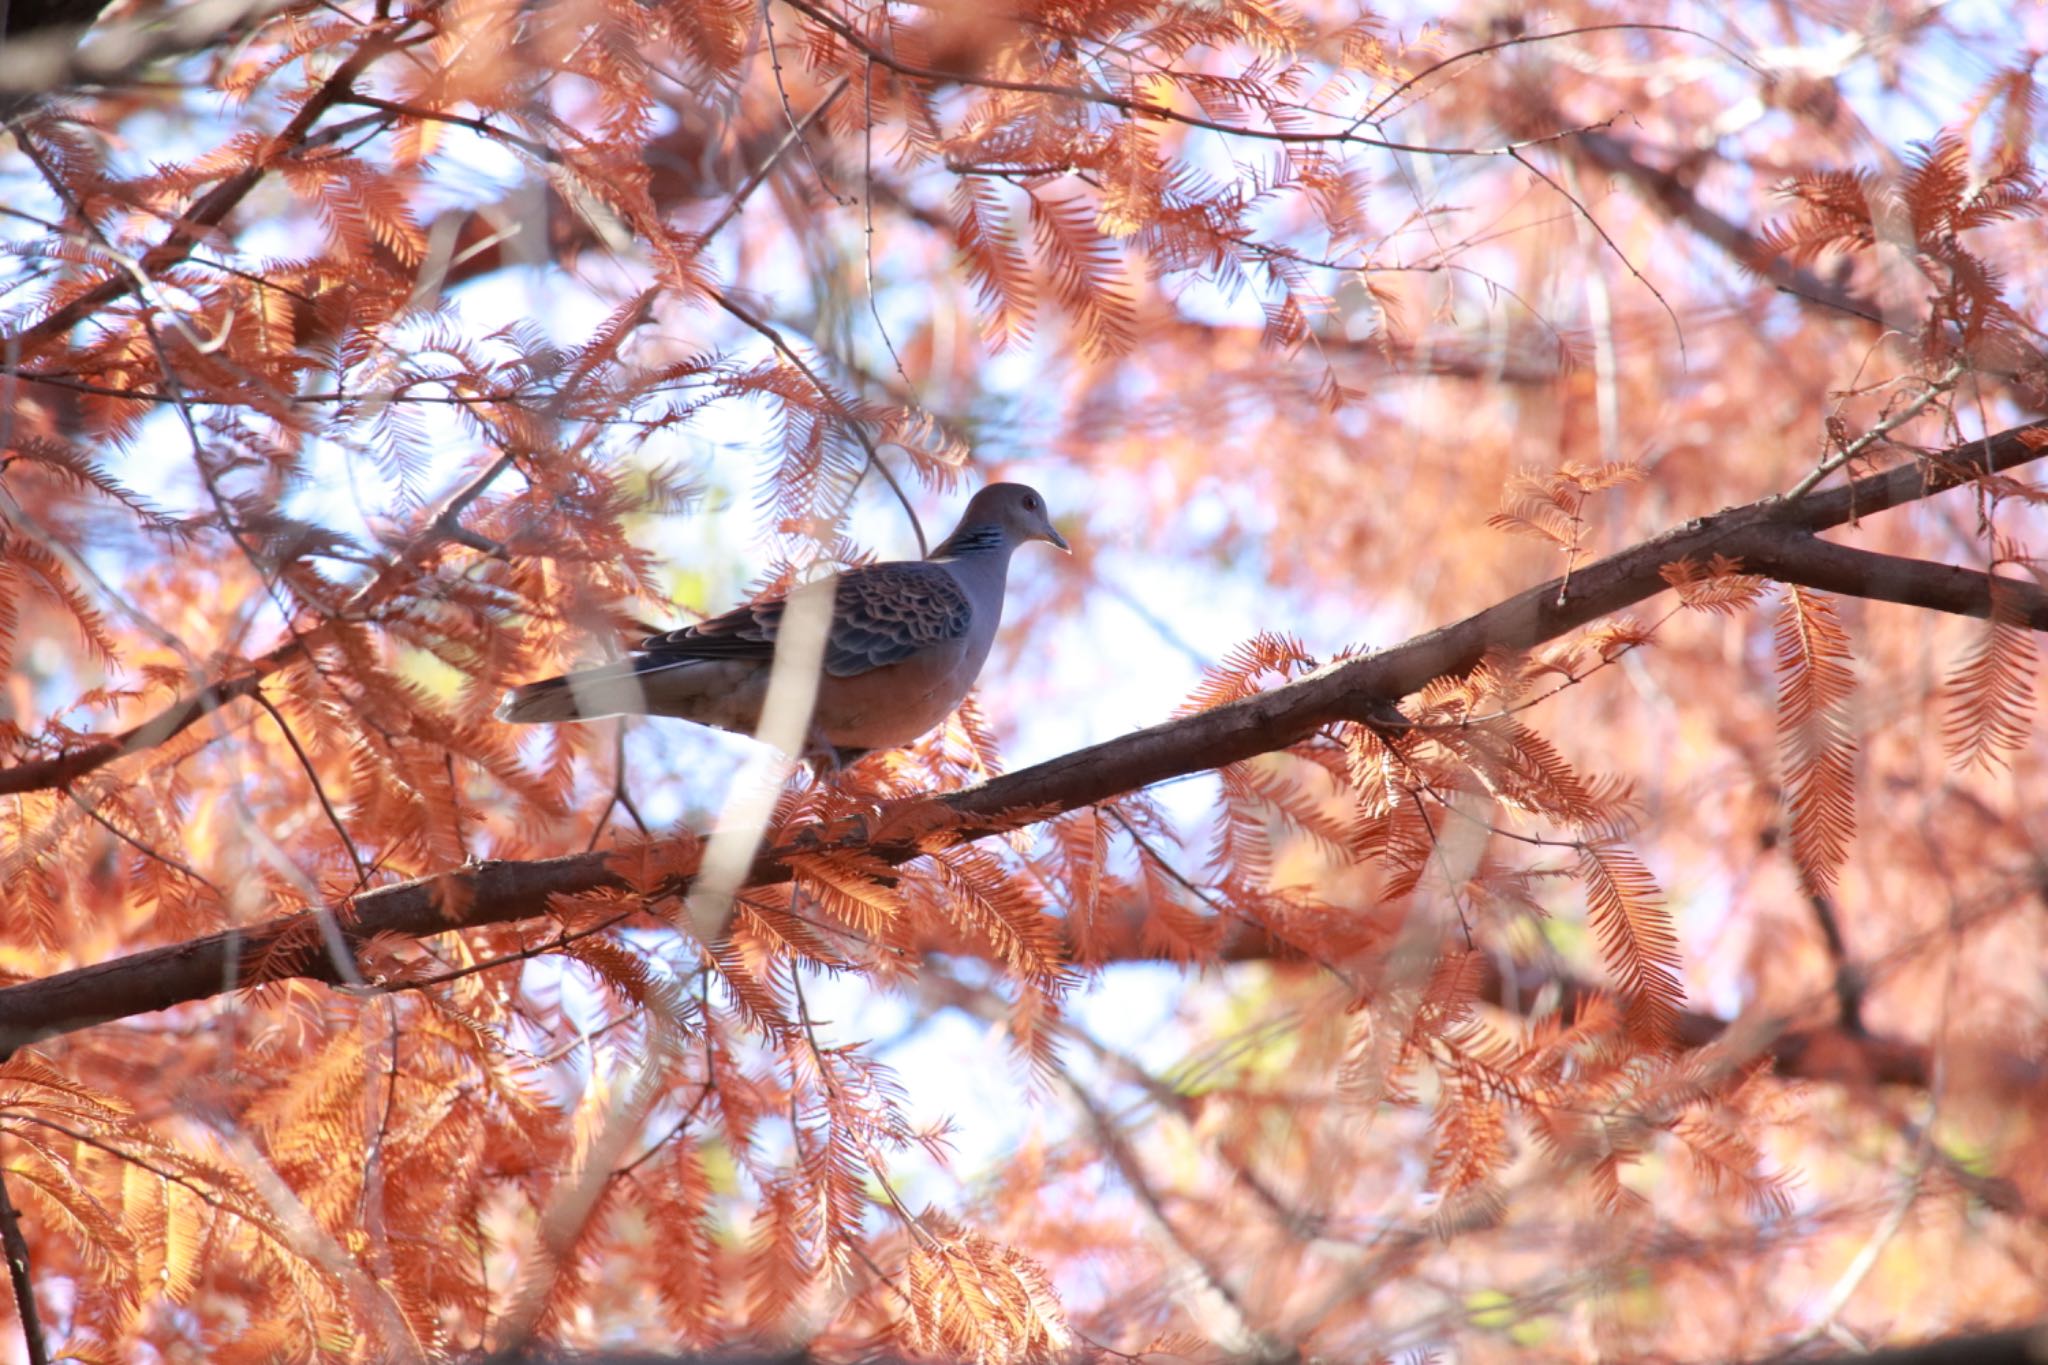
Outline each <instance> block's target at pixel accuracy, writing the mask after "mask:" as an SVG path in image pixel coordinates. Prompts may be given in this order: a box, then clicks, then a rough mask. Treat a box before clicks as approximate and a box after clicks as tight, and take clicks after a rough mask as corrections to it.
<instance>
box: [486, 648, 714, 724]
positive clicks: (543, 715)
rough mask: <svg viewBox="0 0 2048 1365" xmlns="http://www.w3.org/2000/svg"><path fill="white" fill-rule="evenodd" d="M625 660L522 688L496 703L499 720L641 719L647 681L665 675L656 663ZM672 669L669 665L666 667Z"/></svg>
mask: <svg viewBox="0 0 2048 1365" xmlns="http://www.w3.org/2000/svg"><path fill="white" fill-rule="evenodd" d="M649 663H650V661H645V660H637V659H636V660H629V661H628V662H625V663H617V664H607V665H605V666H604V667H603V668H587V669H584V670H583V671H581V672H579V673H568V674H564V675H563V676H561V677H559V678H543V679H541V680H540V681H539V682H530V683H522V684H521V685H519V686H518V687H515V688H513V689H512V690H511V691H509V692H507V693H506V694H505V699H504V700H503V701H501V702H499V703H498V713H497V714H498V719H499V720H503V721H510V722H511V723H513V724H514V725H535V724H541V723H545V722H548V721H562V720H596V719H598V718H600V717H602V716H621V715H630V716H643V715H647V714H648V713H649V711H650V709H651V708H650V707H649V706H648V696H647V676H648V674H650V673H656V672H662V671H665V670H664V668H663V666H662V665H661V664H659V663H655V664H653V665H652V666H651V667H650V666H649ZM669 667H673V665H669Z"/></svg>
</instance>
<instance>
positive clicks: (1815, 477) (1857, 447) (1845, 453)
mask: <svg viewBox="0 0 2048 1365" xmlns="http://www.w3.org/2000/svg"><path fill="white" fill-rule="evenodd" d="M1966 368H1967V367H1966V366H1965V365H1964V364H1963V363H1962V362H1961V361H1957V362H1956V363H1955V364H1953V365H1951V366H1949V367H1948V369H1947V370H1946V371H1945V372H1944V373H1943V374H1942V376H1941V378H1939V379H1936V380H1934V381H1932V382H1931V383H1929V384H1928V386H1927V387H1926V388H1925V389H1923V390H1922V391H1921V392H1920V394H1919V396H1918V397H1916V398H1914V399H1913V400H1912V401H1910V402H1908V403H1907V404H1906V405H1905V406H1904V407H1902V408H1900V409H1899V410H1898V411H1897V412H1894V413H1892V414H1891V415H1890V416H1888V417H1886V418H1885V419H1884V420H1883V421H1881V422H1879V423H1878V424H1877V425H1876V426H1874V427H1872V428H1871V429H1870V430H1868V431H1866V432H1864V433H1863V434H1862V435H1861V436H1858V437H1857V438H1856V439H1855V440H1853V441H1851V442H1849V443H1848V444H1847V445H1845V446H1843V447H1842V448H1841V449H1840V450H1838V451H1836V452H1835V453H1834V454H1833V455H1830V456H1828V458H1826V459H1825V460H1822V461H1821V462H1820V463H1819V464H1817V465H1815V466H1814V467H1813V468H1812V469H1811V470H1810V471H1808V473H1807V475H1806V477H1805V478H1803V479H1801V480H1800V481H1799V482H1798V483H1795V484H1793V485H1792V487H1791V488H1790V489H1788V490H1787V491H1786V493H1785V496H1786V497H1788V498H1797V497H1802V496H1804V495H1805V494H1807V493H1810V492H1812V491H1813V489H1814V487H1815V486H1816V485H1817V484H1819V483H1820V481H1821V480H1822V479H1825V478H1826V477H1827V476H1828V475H1830V474H1832V473H1834V472H1835V471H1836V470H1837V469H1840V468H1841V467H1842V466H1843V465H1845V464H1848V463H1849V462H1850V461H1851V460H1853V459H1855V458H1856V457H1857V456H1858V455H1861V454H1862V453H1863V452H1864V451H1866V450H1868V449H1870V448H1871V447H1872V446H1874V445H1876V444H1877V443H1878V442H1879V441H1882V440H1883V439H1884V438H1885V437H1887V436H1889V435H1891V434H1892V433H1893V432H1894V431H1897V430H1898V429H1899V428H1900V427H1902V426H1904V425H1905V424H1906V423H1908V422H1910V421H1912V420H1913V419H1914V418H1915V417H1918V416H1919V415H1920V414H1921V413H1922V412H1925V411H1926V410H1927V405H1928V404H1929V403H1932V402H1933V401H1934V400H1935V399H1937V398H1939V397H1941V395H1943V394H1945V393H1947V392H1949V391H1950V390H1951V389H1953V388H1955V386H1956V382H1957V381H1958V380H1960V379H1961V378H1962V377H1963V373H1964V371H1965V369H1966Z"/></svg>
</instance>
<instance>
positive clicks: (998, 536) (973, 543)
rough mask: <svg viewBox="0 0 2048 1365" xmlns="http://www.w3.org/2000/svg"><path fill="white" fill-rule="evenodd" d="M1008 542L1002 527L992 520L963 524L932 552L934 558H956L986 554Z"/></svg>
mask: <svg viewBox="0 0 2048 1365" xmlns="http://www.w3.org/2000/svg"><path fill="white" fill-rule="evenodd" d="M1006 543H1008V537H1007V536H1005V535H1004V534H1003V528H1002V527H1000V526H998V525H996V524H995V523H994V522H987V523H984V524H982V525H980V526H963V527H961V528H960V529H959V530H957V531H955V532H954V533H953V534H952V535H950V536H948V537H947V538H946V543H945V544H943V545H941V546H940V547H939V548H938V549H937V550H935V551H933V552H932V558H934V559H958V558H959V557H961V556H962V555H979V554H987V553H988V552H989V551H991V550H1000V549H1002V548H1003V546H1004V545H1005V544H1006Z"/></svg>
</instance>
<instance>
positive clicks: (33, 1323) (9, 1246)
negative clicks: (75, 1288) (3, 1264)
mask: <svg viewBox="0 0 2048 1365" xmlns="http://www.w3.org/2000/svg"><path fill="white" fill-rule="evenodd" d="M9 1055H10V1056H11V1055H12V1054H11V1053H10V1054H9ZM0 1251H4V1252H5V1253H6V1255H7V1277H8V1278H9V1279H10V1280H12V1281H13V1282H14V1307H15V1311H16V1312H17V1313H19V1314H20V1315H21V1339H22V1341H23V1342H24V1343H26V1345H27V1347H28V1358H29V1362H30V1365H50V1345H49V1343H48V1342H47V1341H45V1340H44V1339H43V1319H42V1314H41V1313H40V1312H38V1311H37V1309H36V1287H35V1281H34V1280H33V1279H32V1278H31V1277H30V1275H29V1264H28V1239H27V1238H26V1237H24V1236H22V1235H21V1215H20V1214H18V1213H16V1212H15V1210H14V1201H13V1200H12V1199H11V1198H9V1197H8V1194H7V1182H6V1180H5V1179H4V1178H0Z"/></svg>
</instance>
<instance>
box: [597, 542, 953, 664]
mask: <svg viewBox="0 0 2048 1365" xmlns="http://www.w3.org/2000/svg"><path fill="white" fill-rule="evenodd" d="M782 612H783V602H782V600H781V599H780V598H777V599H775V600H772V601H767V602H756V603H754V604H753V605H752V606H746V607H740V608H737V609H736V610H733V611H729V612H726V613H725V614H724V615H723V616H714V617H712V618H711V619H710V620H708V621H704V622H700V623H699V624H697V625H694V626H686V627H684V628H683V629H681V630H673V631H670V632H669V633H667V634H666V635H654V636H650V637H649V638H648V639H646V640H644V641H642V642H641V646H640V649H641V654H640V657H639V659H638V660H637V661H636V662H637V663H638V664H639V667H640V670H641V671H643V672H645V671H647V670H649V669H656V668H662V667H666V666H668V665H671V664H678V663H684V662H688V661H692V660H698V659H760V660H763V661H766V660H768V659H772V658H774V657H775V634H776V631H777V630H778V629H780V627H781V624H782ZM973 619H974V607H973V604H972V603H971V602H969V600H968V597H967V592H966V590H965V589H964V588H962V587H961V586H960V583H959V582H958V580H956V579H955V578H954V576H953V575H952V574H951V573H950V572H948V571H947V570H946V569H945V567H944V566H942V565H938V564H931V563H925V562H922V561H912V562H909V563H902V564H873V565H869V566H867V567H864V568H859V569H853V570H850V571H849V572H847V573H844V574H841V575H840V577H839V584H838V588H837V590H836V591H835V592H834V594H833V602H832V633H831V635H830V636H829V637H828V638H827V639H826V642H825V671H826V672H827V673H828V674H830V675H831V676H832V677H835V678H850V677H854V676H857V675H859V674H862V673H866V672H869V671H870V670H873V669H877V668H886V667H888V666H889V665H890V664H894V663H901V662H902V661H903V660H905V659H907V658H909V657H910V656H911V655H913V654H915V653H917V652H918V651H919V650H923V649H930V648H932V647H934V646H936V645H941V644H944V643H946V642H947V641H949V640H956V639H959V638H960V637H961V636H963V635H965V634H966V633H967V630H968V626H969V624H970V623H971V622H972V621H973Z"/></svg>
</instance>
